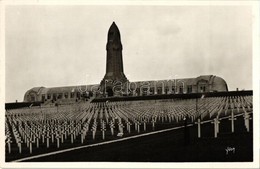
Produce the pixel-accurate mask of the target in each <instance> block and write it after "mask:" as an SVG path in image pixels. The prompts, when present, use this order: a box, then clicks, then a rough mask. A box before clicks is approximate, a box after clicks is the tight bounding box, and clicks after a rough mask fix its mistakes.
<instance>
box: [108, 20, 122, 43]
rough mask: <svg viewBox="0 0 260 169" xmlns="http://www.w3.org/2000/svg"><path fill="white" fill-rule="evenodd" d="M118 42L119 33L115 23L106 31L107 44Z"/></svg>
mask: <svg viewBox="0 0 260 169" xmlns="http://www.w3.org/2000/svg"><path fill="white" fill-rule="evenodd" d="M110 41H120V31H119V29H118V27H117V25H116V23H115V22H113V23H112V25H111V26H110V28H109V30H108V42H110Z"/></svg>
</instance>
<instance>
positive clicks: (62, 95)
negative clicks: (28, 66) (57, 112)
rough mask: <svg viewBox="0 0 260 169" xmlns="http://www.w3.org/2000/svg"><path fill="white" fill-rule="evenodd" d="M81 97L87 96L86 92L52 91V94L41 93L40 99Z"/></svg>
mask: <svg viewBox="0 0 260 169" xmlns="http://www.w3.org/2000/svg"><path fill="white" fill-rule="evenodd" d="M81 97H88V94H86V93H82V94H81V93H80V92H71V93H69V92H66V93H53V94H47V95H45V94H42V101H45V100H50V99H52V100H58V99H63V98H65V99H68V98H71V99H74V98H78V99H79V98H81Z"/></svg>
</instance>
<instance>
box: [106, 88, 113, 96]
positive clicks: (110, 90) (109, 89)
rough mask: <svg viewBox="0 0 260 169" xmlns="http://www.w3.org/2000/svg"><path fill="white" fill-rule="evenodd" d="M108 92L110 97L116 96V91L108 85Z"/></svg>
mask: <svg viewBox="0 0 260 169" xmlns="http://www.w3.org/2000/svg"><path fill="white" fill-rule="evenodd" d="M106 92H107V96H108V97H111V96H114V92H113V90H112V88H111V87H108V88H107V91H106Z"/></svg>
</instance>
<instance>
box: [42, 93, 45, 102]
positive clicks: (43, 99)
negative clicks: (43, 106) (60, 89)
mask: <svg viewBox="0 0 260 169" xmlns="http://www.w3.org/2000/svg"><path fill="white" fill-rule="evenodd" d="M42 101H43V102H44V101H45V94H43V95H42Z"/></svg>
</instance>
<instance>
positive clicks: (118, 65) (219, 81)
mask: <svg viewBox="0 0 260 169" xmlns="http://www.w3.org/2000/svg"><path fill="white" fill-rule="evenodd" d="M122 50H123V46H122V43H121V37H120V31H119V29H118V27H117V25H116V24H115V23H114V22H113V23H112V25H111V26H110V28H109V30H108V36H107V44H106V51H107V58H106V73H105V76H104V78H103V79H102V80H101V82H100V84H94V85H86V86H69V87H54V88H46V87H34V88H32V89H30V90H28V91H27V92H26V93H25V95H24V102H39V101H40V102H44V103H46V104H48V103H73V102H77V101H80V100H87V99H88V98H89V97H92V96H94V97H115V96H117V97H124V96H145V95H162V94H189V93H206V92H225V91H228V87H227V83H226V81H225V80H224V79H223V78H221V77H218V76H214V75H204V76H198V77H196V78H186V79H169V80H157V81H156V80H152V81H138V82H130V81H129V80H128V79H127V78H126V76H125V74H124V68H123V56H122Z"/></svg>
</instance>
